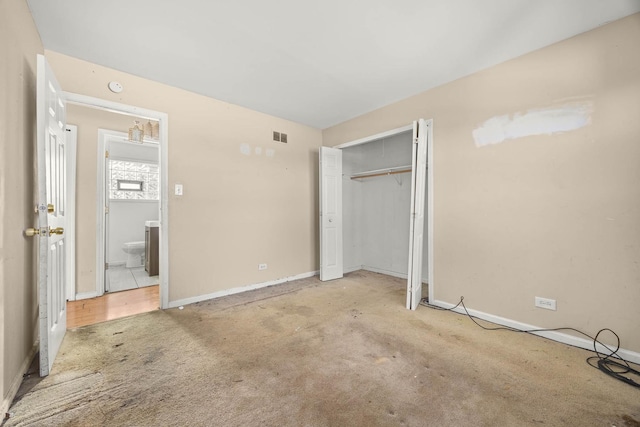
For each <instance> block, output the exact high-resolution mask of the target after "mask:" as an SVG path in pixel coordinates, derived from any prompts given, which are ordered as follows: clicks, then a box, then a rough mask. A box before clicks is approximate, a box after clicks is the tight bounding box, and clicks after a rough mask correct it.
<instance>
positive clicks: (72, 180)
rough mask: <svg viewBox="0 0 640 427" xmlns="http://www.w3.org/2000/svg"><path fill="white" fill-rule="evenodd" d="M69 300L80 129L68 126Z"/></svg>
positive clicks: (72, 296) (73, 279) (72, 281)
mask: <svg viewBox="0 0 640 427" xmlns="http://www.w3.org/2000/svg"><path fill="white" fill-rule="evenodd" d="M66 131H67V133H66V135H67V137H66V138H65V144H66V146H67V224H69V225H68V226H67V230H66V231H65V233H66V234H67V260H66V261H67V289H66V295H67V300H69V301H74V300H75V299H76V226H75V224H76V170H77V169H76V153H77V146H78V127H77V126H76V125H70V124H67V128H66Z"/></svg>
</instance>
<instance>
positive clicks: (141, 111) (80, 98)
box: [64, 92, 169, 309]
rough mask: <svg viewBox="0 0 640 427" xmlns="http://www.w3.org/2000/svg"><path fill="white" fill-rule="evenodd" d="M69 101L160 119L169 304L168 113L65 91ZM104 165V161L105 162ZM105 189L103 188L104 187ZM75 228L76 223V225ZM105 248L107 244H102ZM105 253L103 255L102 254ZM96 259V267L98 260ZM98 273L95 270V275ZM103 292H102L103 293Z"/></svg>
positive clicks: (163, 280) (164, 282)
mask: <svg viewBox="0 0 640 427" xmlns="http://www.w3.org/2000/svg"><path fill="white" fill-rule="evenodd" d="M64 94H65V97H66V99H67V102H68V103H69V104H76V105H80V106H84V107H91V108H96V109H99V110H103V111H110V112H114V113H121V114H127V115H130V116H136V117H139V118H142V119H151V120H157V121H158V122H159V124H160V132H159V149H160V153H159V161H160V187H161V188H160V194H161V196H160V254H159V255H160V260H159V261H160V267H159V270H160V271H159V276H160V277H159V280H160V308H163V309H164V308H168V307H169V155H168V146H169V115H168V114H167V113H163V112H160V111H154V110H148V109H146V108H140V107H134V106H132V105H126V104H121V103H118V102H113V101H107V100H104V99H100V98H94V97H91V96H87V95H80V94H77V93H72V92H64ZM103 164H104V163H103ZM103 191H104V189H103ZM73 227H75V224H73ZM100 234H101V235H102V236H104V230H97V231H96V237H98V236H99V235H100ZM103 251H104V247H103ZM103 255H104V254H103ZM96 258H97V260H99V259H101V263H102V271H103V274H102V283H101V289H100V288H98V283H96V293H97V295H102V293H104V256H102V258H100V257H99V256H98V254H96ZM97 260H96V267H97V263H98V261H97ZM98 274H99V273H98V272H97V271H96V276H97V275H98ZM100 291H102V293H100Z"/></svg>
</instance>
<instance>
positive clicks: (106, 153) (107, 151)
mask: <svg viewBox="0 0 640 427" xmlns="http://www.w3.org/2000/svg"><path fill="white" fill-rule="evenodd" d="M104 158H105V159H108V158H109V150H106V151H105V152H104Z"/></svg>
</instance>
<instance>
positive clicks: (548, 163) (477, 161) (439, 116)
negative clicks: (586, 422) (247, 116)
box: [323, 14, 640, 352]
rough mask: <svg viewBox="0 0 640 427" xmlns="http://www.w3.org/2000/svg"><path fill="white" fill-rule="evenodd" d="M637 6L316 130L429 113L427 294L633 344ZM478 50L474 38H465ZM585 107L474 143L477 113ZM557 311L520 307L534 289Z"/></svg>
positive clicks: (638, 268)
mask: <svg viewBox="0 0 640 427" xmlns="http://www.w3.org/2000/svg"><path fill="white" fill-rule="evenodd" d="M638 40H640V14H636V15H633V16H631V17H628V18H625V19H622V20H620V21H617V22H614V23H612V24H609V25H606V26H603V27H601V28H598V29H596V30H593V31H591V32H588V33H585V34H582V35H579V36H577V37H574V38H572V39H569V40H566V41H564V42H561V43H558V44H555V45H552V46H550V47H547V48H545V49H542V50H539V51H536V52H534V53H531V54H528V55H525V56H523V57H520V58H518V59H515V60H512V61H509V62H506V63H503V64H501V65H498V66H495V67H492V68H490V69H487V70H485V71H482V72H479V73H476V74H473V75H471V76H468V77H465V78H462V79H460V80H457V81H454V82H452V83H450V84H447V85H443V86H441V87H438V88H435V89H433V90H429V91H427V92H424V93H422V94H419V95H417V96H414V97H412V98H409V99H406V100H404V101H401V102H398V103H395V104H392V105H389V106H387V107H384V108H382V109H379V110H376V111H373V112H371V113H369V114H365V115H363V116H361V117H357V118H355V119H353V120H350V121H347V122H345V123H342V124H340V125H337V126H335V127H332V128H329V129H326V130H324V132H323V143H324V144H325V145H328V146H334V145H337V144H339V143H343V142H346V141H350V140H353V139H356V138H360V137H363V136H366V135H370V134H375V133H378V132H381V131H385V130H388V129H393V128H397V127H399V126H402V125H406V124H408V123H410V121H412V120H413V119H416V118H420V117H423V118H427V119H428V118H433V119H434V162H435V165H434V174H435V177H434V184H435V190H434V197H435V201H434V206H435V215H434V223H435V232H434V240H435V262H434V264H435V266H434V274H435V278H434V281H435V283H434V285H435V296H436V299H438V300H443V301H446V302H450V303H456V302H457V301H458V300H459V298H460V296H461V295H463V296H464V297H465V303H466V305H467V306H468V307H470V308H473V309H476V310H479V311H482V312H485V313H490V314H494V315H497V316H502V317H504V318H508V319H514V320H518V321H520V322H525V323H529V324H531V325H537V326H541V327H559V326H572V327H575V328H579V329H581V330H584V331H586V332H589V333H592V334H594V333H596V332H597V331H598V330H599V329H600V328H604V327H608V328H611V329H613V330H615V331H616V332H617V333H618V334H619V335H620V338H621V339H622V346H623V347H624V348H627V349H630V350H633V351H636V352H638V351H640V334H638V331H637V328H638V325H640V310H638V301H640V285H639V284H640V262H639V260H640V186H639V183H640V49H638V43H637V42H638ZM479 48H481V47H479ZM576 103H578V104H580V103H581V104H583V105H585V104H586V105H589V104H590V105H591V108H592V110H593V111H592V113H591V115H590V116H591V122H590V124H589V125H587V126H585V127H582V128H579V129H577V130H573V131H567V132H563V133H556V134H552V135H538V136H528V137H522V138H517V139H512V140H507V141H505V142H502V143H500V144H493V145H487V146H480V147H477V146H476V145H475V143H474V138H473V134H472V133H473V131H474V129H476V128H478V127H479V126H481V125H482V124H483V123H484V122H485V121H486V120H488V119H490V118H492V117H494V116H501V115H510V116H509V117H510V118H511V119H513V117H514V116H513V115H514V114H515V113H517V112H520V113H523V114H524V113H526V112H527V111H529V110H533V109H544V108H549V107H557V106H560V107H566V106H567V105H571V104H574V105H575V104H576ZM535 296H542V297H547V298H553V299H556V300H557V305H558V310H557V311H555V312H554V311H547V310H542V309H539V308H534V297H535Z"/></svg>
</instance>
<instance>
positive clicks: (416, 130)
mask: <svg viewBox="0 0 640 427" xmlns="http://www.w3.org/2000/svg"><path fill="white" fill-rule="evenodd" d="M430 135H431V121H429V122H428V123H427V122H426V121H425V120H423V119H420V120H418V121H417V122H414V123H413V157H412V171H411V211H410V214H411V217H410V220H409V224H410V225H409V268H408V276H407V308H408V309H411V310H415V309H416V308H418V305H419V304H420V300H421V299H422V249H423V247H424V213H425V203H424V201H425V193H426V185H425V184H426V177H427V141H428V138H430Z"/></svg>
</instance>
